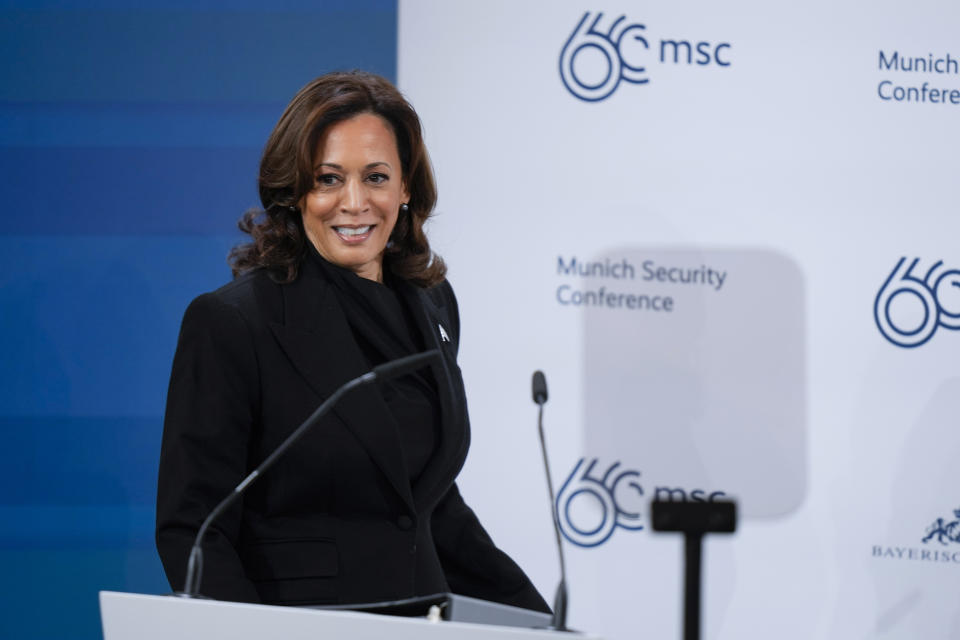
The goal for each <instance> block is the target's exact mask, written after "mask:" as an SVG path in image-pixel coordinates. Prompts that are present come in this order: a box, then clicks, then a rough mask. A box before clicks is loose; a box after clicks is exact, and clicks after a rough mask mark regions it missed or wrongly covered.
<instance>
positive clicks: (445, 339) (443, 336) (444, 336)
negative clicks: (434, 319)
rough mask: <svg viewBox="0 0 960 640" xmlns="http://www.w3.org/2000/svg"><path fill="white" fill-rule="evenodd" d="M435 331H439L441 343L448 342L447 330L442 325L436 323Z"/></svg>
mask: <svg viewBox="0 0 960 640" xmlns="http://www.w3.org/2000/svg"><path fill="white" fill-rule="evenodd" d="M437 329H440V341H441V342H450V336H448V335H447V330H446V329H444V328H443V325H442V324H440V323H439V322H438V323H437Z"/></svg>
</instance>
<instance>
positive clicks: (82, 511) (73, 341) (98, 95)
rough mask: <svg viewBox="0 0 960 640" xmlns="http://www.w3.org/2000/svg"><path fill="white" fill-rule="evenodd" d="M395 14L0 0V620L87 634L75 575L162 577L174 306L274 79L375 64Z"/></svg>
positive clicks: (99, 585) (218, 280)
mask: <svg viewBox="0 0 960 640" xmlns="http://www.w3.org/2000/svg"><path fill="white" fill-rule="evenodd" d="M121 5H122V6H121ZM396 19H397V15H396V2H395V1H389V2H385V1H368V2H347V1H342V0H341V1H317V2H306V1H304V0H287V1H281V2H276V3H271V5H270V8H268V7H267V6H266V4H265V3H258V2H251V1H249V0H248V1H235V2H228V3H222V2H212V1H210V2H208V1H204V0H200V1H197V2H186V1H185V0H182V1H181V0H169V1H167V2H160V1H152V2H142V3H139V4H137V3H132V4H131V3H129V2H127V3H117V2H103V1H100V2H97V1H94V0H90V1H87V2H79V1H70V0H58V1H53V0H48V1H45V2H43V1H37V2H29V3H28V2H0V61H2V62H0V65H2V66H0V74H2V82H0V188H2V193H3V195H4V213H3V224H0V354H2V356H3V360H2V363H3V366H2V367H0V437H2V438H3V442H4V445H5V446H4V447H0V567H3V571H2V572H0V599H2V601H3V603H4V604H3V615H0V637H2V638H31V639H32V638H77V639H87V638H98V637H100V635H101V633H100V623H99V612H98V609H97V598H96V594H97V591H99V590H101V589H114V590H127V591H139V592H148V593H163V592H166V591H168V590H169V586H168V585H167V584H166V580H165V578H164V577H163V573H162V569H161V567H160V562H159V559H158V558H157V555H156V551H155V549H154V546H153V527H154V499H155V492H156V471H157V459H158V456H159V442H160V433H161V428H162V420H163V405H164V401H165V395H166V385H167V377H168V375H169V371H170V363H171V358H172V355H173V350H174V347H175V345H176V337H177V332H178V329H179V322H180V317H181V314H182V313H183V310H184V308H185V307H186V305H187V303H188V302H189V301H190V299H191V298H193V297H194V296H196V295H197V294H199V293H201V292H203V291H208V290H210V289H213V288H215V287H217V286H219V285H220V284H222V283H224V282H226V281H227V280H228V279H229V269H228V268H227V265H226V262H225V257H226V253H227V251H228V250H229V248H230V247H231V246H233V245H234V244H236V243H237V242H239V241H241V240H242V238H241V236H240V234H239V232H237V231H236V230H235V226H236V221H237V219H238V218H239V216H240V214H241V213H242V212H243V211H244V210H245V209H246V208H248V207H250V206H253V205H256V204H257V196H256V184H255V180H256V169H257V162H258V159H259V155H260V150H261V149H262V146H263V143H264V142H265V139H266V136H267V134H268V133H269V131H270V129H271V128H272V126H273V124H274V122H275V121H276V119H277V118H278V117H279V115H280V112H281V110H282V108H283V106H284V105H285V104H286V101H287V100H288V99H289V98H290V97H291V96H292V95H293V93H294V92H295V91H296V90H297V89H298V88H299V87H301V86H302V85H303V84H305V83H306V82H308V81H309V80H310V79H312V78H313V77H315V76H317V75H319V74H321V73H324V72H326V71H330V70H334V69H350V68H362V69H367V70H370V71H374V72H377V73H381V74H383V75H385V76H387V77H388V78H391V79H395V75H396ZM51 611H54V612H56V615H51V614H50V612H51Z"/></svg>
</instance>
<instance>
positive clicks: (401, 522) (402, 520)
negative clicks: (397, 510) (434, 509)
mask: <svg viewBox="0 0 960 640" xmlns="http://www.w3.org/2000/svg"><path fill="white" fill-rule="evenodd" d="M397 526H398V527H400V528H401V529H403V530H404V531H407V530H408V529H410V527H412V526H413V519H412V518H411V517H410V516H408V515H402V516H400V517H399V518H397Z"/></svg>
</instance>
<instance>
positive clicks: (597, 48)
mask: <svg viewBox="0 0 960 640" xmlns="http://www.w3.org/2000/svg"><path fill="white" fill-rule="evenodd" d="M602 17H603V14H602V13H597V17H596V18H594V19H593V20H592V21H591V20H590V12H589V11H588V12H586V13H584V14H583V18H581V19H580V22H579V23H577V26H576V28H575V29H574V30H573V33H571V34H570V38H569V39H568V40H567V43H566V44H565V45H563V50H562V51H561V52H560V78H561V79H562V80H563V84H564V86H566V87H567V90H568V91H569V92H570V93H572V94H573V95H575V96H576V97H578V98H580V99H581V100H586V101H587V102H596V101H597V100H603V99H604V98H606V97H607V96H609V95H610V94H611V93H613V92H614V90H616V88H617V86H619V84H620V80H626V81H627V82H633V83H635V84H643V83H645V82H648V81H649V79H648V78H646V77H644V73H646V69H645V68H644V67H643V66H641V65H639V64H637V63H636V61H635V60H634V61H633V64H631V63H630V62H628V61H627V58H628V57H630V56H632V55H635V54H636V52H637V50H638V49H639V48H640V47H641V46H642V47H643V49H649V48H650V47H649V45H648V44H647V41H646V39H645V38H644V37H643V33H644V30H645V29H646V27H645V26H643V25H642V24H637V23H633V24H627V23H626V22H625V20H626V16H620V17H619V18H617V19H616V20H615V21H614V23H613V24H612V25H610V28H609V29H607V31H606V33H604V32H602V31H598V30H597V23H598V22H600V18H602ZM588 51H592V52H593V53H594V54H596V53H599V54H600V55H602V59H603V60H604V62H601V63H600V64H601V66H602V68H603V69H605V71H600V72H599V73H589V72H590V71H596V69H586V68H584V65H578V64H577V56H580V55H581V54H583V53H587V52H588ZM594 58H596V55H594ZM578 71H579V73H578ZM588 76H592V77H588Z"/></svg>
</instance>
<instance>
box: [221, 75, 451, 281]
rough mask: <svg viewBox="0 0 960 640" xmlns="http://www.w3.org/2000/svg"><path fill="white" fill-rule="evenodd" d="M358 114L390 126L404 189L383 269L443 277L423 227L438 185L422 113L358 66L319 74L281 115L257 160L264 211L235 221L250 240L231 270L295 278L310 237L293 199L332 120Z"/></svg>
mask: <svg viewBox="0 0 960 640" xmlns="http://www.w3.org/2000/svg"><path fill="white" fill-rule="evenodd" d="M361 113H374V114H376V115H379V116H380V117H382V118H383V119H384V120H386V121H387V122H388V123H389V124H390V126H391V128H392V129H393V133H394V135H395V137H396V139H397V151H398V152H399V156H400V164H401V173H402V175H403V180H404V183H405V184H406V186H407V191H408V192H409V194H410V200H409V202H408V203H407V205H408V207H407V211H406V212H405V213H404V212H402V211H401V212H400V214H399V216H398V218H397V223H396V226H395V227H394V229H393V234H392V235H391V237H390V240H391V241H390V242H389V243H388V245H387V248H386V251H385V253H384V260H383V268H384V270H385V271H388V272H390V273H391V274H392V275H393V276H395V277H397V278H400V279H403V280H408V281H411V282H413V283H415V284H417V285H419V286H422V287H430V286H433V285H436V284H439V283H440V282H441V281H442V280H443V278H444V276H445V275H446V271H447V268H446V265H445V264H444V262H443V260H442V259H441V258H440V257H439V256H438V255H436V254H434V253H433V252H432V251H431V250H430V244H429V243H428V242H427V237H426V234H424V231H423V225H424V223H425V222H426V221H427V218H429V217H430V215H431V214H432V212H433V207H434V205H436V202H437V187H436V184H435V183H434V179H433V170H432V169H431V167H430V159H429V158H428V156H427V150H426V147H425V146H424V144H423V132H422V128H421V126H420V118H418V117H417V114H416V112H415V111H414V110H413V107H412V106H410V103H408V102H407V101H406V99H405V98H404V97H403V96H402V95H401V94H400V92H399V91H398V90H397V88H396V87H394V86H393V84H391V83H390V81H388V80H386V79H385V78H382V77H380V76H378V75H375V74H372V73H366V72H362V71H351V72H337V73H329V74H327V75H324V76H321V77H319V78H317V79H316V80H314V81H313V82H311V83H310V84H308V85H307V86H305V87H303V88H302V89H301V90H300V91H299V92H298V93H297V95H295V96H294V97H293V100H291V101H290V104H289V105H287V108H286V110H285V111H284V112H283V115H282V116H280V121H279V122H277V125H276V126H275V127H274V129H273V131H272V132H271V133H270V138H269V139H268V140H267V144H266V147H265V148H264V150H263V157H262V158H261V159H260V175H259V179H258V184H259V188H260V202H261V203H262V205H263V209H252V210H250V211H247V212H246V213H245V214H244V215H243V217H241V218H240V221H239V222H238V226H239V227H240V230H241V231H243V232H245V233H248V234H250V236H251V237H252V241H251V242H249V243H247V244H243V245H240V246H237V247H234V248H233V250H232V251H231V252H230V256H229V258H228V262H229V263H230V267H231V269H232V270H233V275H234V276H236V275H238V274H240V273H243V272H245V271H249V270H251V269H255V268H258V267H259V268H264V269H267V270H268V271H269V272H270V274H271V276H272V277H273V278H274V279H275V280H277V281H279V282H292V281H293V280H295V279H296V277H297V274H298V273H299V269H300V264H301V262H302V261H303V259H304V258H305V256H306V253H307V248H308V245H307V243H308V242H309V240H308V239H307V236H306V233H305V232H304V229H303V219H302V216H301V214H300V210H299V207H298V204H299V203H300V201H301V199H302V198H303V197H304V196H305V195H307V194H308V193H309V192H310V191H311V190H313V188H314V181H315V179H316V178H315V175H314V168H313V162H314V158H315V153H316V151H317V144H318V143H319V140H320V138H321V136H322V135H323V133H324V131H326V129H327V128H328V127H330V125H332V124H335V123H337V122H341V121H343V120H347V119H349V118H352V117H353V116H355V115H358V114H361Z"/></svg>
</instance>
